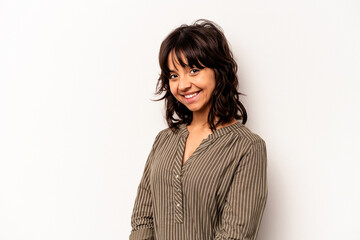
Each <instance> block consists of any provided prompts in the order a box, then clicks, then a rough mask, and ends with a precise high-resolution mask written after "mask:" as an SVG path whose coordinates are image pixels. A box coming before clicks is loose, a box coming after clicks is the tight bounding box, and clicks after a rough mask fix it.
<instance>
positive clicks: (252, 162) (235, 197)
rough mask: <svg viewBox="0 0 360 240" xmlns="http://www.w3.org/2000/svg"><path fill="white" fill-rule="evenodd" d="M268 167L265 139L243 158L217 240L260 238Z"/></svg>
mask: <svg viewBox="0 0 360 240" xmlns="http://www.w3.org/2000/svg"><path fill="white" fill-rule="evenodd" d="M266 169H267V154H266V145H265V142H264V140H262V139H261V140H259V141H257V142H255V143H253V144H252V145H251V146H250V147H249V149H248V151H247V153H245V155H244V156H243V157H242V159H241V160H240V163H239V165H238V168H237V169H236V171H235V174H234V178H233V182H232V184H231V186H230V189H229V192H228V195H227V197H226V200H225V206H224V209H223V213H222V217H221V220H220V225H219V228H217V230H216V233H215V238H214V240H225V239H232V240H255V239H256V236H257V233H258V230H259V226H260V221H261V218H262V214H263V211H264V208H265V204H266V199H267V194H268V190H267V173H266V171H267V170H266Z"/></svg>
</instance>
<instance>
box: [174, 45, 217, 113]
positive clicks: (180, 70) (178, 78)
mask: <svg viewBox="0 0 360 240" xmlns="http://www.w3.org/2000/svg"><path fill="white" fill-rule="evenodd" d="M173 54H174V52H173V51H171V52H170V54H169V56H168V67H169V69H170V76H169V86H170V91H171V93H172V95H173V96H174V97H175V98H176V99H177V100H178V101H179V102H181V103H182V104H184V105H185V106H186V107H187V108H188V109H189V110H190V111H192V112H193V114H205V115H206V116H207V115H208V114H209V110H210V98H211V94H212V92H213V91H214V89H215V83H216V82H215V73H214V70H213V69H211V68H207V67H205V68H203V69H199V68H197V67H196V66H188V65H186V66H185V67H182V66H181V65H180V63H179V62H178V61H177V59H176V57H175V56H174V61H173ZM181 56H182V61H183V62H184V63H186V64H187V61H186V59H185V58H184V55H182V54H181ZM174 64H175V65H174Z"/></svg>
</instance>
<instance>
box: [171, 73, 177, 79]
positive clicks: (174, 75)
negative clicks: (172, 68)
mask: <svg viewBox="0 0 360 240" xmlns="http://www.w3.org/2000/svg"><path fill="white" fill-rule="evenodd" d="M176 77H177V75H176V74H171V75H170V77H169V79H173V78H176Z"/></svg>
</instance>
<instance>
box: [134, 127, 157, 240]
mask: <svg viewBox="0 0 360 240" xmlns="http://www.w3.org/2000/svg"><path fill="white" fill-rule="evenodd" d="M159 135H160V133H159V134H158V135H157V136H156V138H155V141H154V143H153V145H152V148H151V151H150V153H149V155H148V158H147V160H146V163H145V168H144V171H143V175H142V177H141V180H140V184H139V185H138V188H137V194H136V198H135V203H134V208H133V212H132V215H131V227H132V230H131V233H130V236H129V239H130V240H140V239H141V240H153V239H154V225H153V211H152V202H151V191H150V183H149V175H150V167H151V164H152V162H153V156H154V151H155V147H156V143H157V142H158V139H159Z"/></svg>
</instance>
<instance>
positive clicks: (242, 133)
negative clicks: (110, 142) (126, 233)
mask: <svg viewBox="0 0 360 240" xmlns="http://www.w3.org/2000/svg"><path fill="white" fill-rule="evenodd" d="M188 134H189V132H188V129H187V127H186V125H185V124H181V125H180V131H178V132H176V133H173V132H172V131H171V130H170V128H166V129H163V130H161V131H160V132H159V133H158V134H157V136H156V137H155V141H154V143H153V145H152V149H151V151H150V154H149V155H148V158H147V161H146V164H145V168H144V172H143V175H142V178H141V181H140V184H139V186H138V189H137V195H136V199H135V204H134V208H133V212H132V216H131V226H132V231H131V234H130V237H129V239H131V240H132V239H133V240H135V239H154V240H220V239H246V240H250V239H251V240H254V239H256V236H257V233H258V230H259V226H260V221H261V218H262V214H263V211H264V208H265V204H266V199H267V193H268V190H267V181H266V179H267V177H266V175H267V174H266V169H267V154H266V146H265V141H264V140H263V139H262V138H261V137H260V136H259V135H257V134H255V133H253V132H251V131H250V130H249V129H248V128H247V127H246V126H244V125H243V124H242V123H241V122H240V121H237V123H235V124H232V125H228V126H226V127H222V128H219V129H217V130H215V131H214V132H213V133H211V134H210V135H208V137H207V138H206V139H203V140H202V142H201V143H200V145H199V146H198V147H197V149H196V150H195V151H194V152H193V154H192V155H191V156H190V157H189V159H188V160H187V161H186V162H185V163H184V165H183V164H182V157H183V154H184V150H185V143H186V139H187V136H188Z"/></svg>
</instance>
